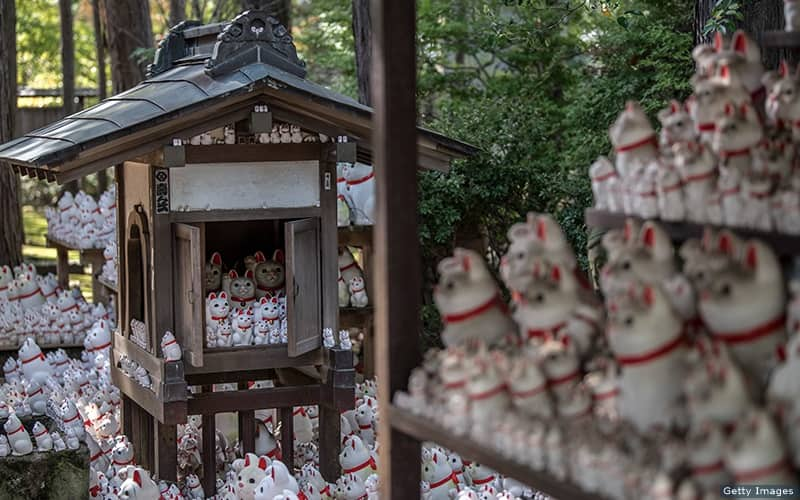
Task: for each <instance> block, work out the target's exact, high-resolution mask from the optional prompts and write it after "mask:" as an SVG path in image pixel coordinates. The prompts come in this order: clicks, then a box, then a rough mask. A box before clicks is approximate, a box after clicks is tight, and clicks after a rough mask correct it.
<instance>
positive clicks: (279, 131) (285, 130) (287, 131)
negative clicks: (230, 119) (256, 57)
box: [180, 106, 329, 146]
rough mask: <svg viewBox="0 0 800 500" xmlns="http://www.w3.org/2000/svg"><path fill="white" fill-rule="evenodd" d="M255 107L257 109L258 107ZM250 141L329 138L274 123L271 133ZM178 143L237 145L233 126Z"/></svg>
mask: <svg viewBox="0 0 800 500" xmlns="http://www.w3.org/2000/svg"><path fill="white" fill-rule="evenodd" d="M256 107H257V108H259V107H260V106H256ZM264 111H265V110H261V109H257V110H256V112H257V113H260V112H264ZM252 139H253V140H254V141H255V142H257V143H258V144H299V143H308V142H327V141H328V139H329V138H328V136H326V135H323V134H317V133H311V132H308V131H306V130H303V129H302V128H300V126H298V125H292V124H290V123H274V124H273V126H272V130H271V131H269V132H264V133H261V134H257V135H256V136H255V137H253V138H252ZM248 140H249V138H248ZM180 143H182V144H191V145H193V146H210V145H213V144H237V143H238V137H237V134H236V128H235V127H234V126H233V125H228V126H225V127H222V128H218V129H214V130H209V131H207V132H204V133H202V134H199V135H195V136H193V137H191V138H190V139H187V140H182V141H180Z"/></svg>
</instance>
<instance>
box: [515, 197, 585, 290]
mask: <svg viewBox="0 0 800 500" xmlns="http://www.w3.org/2000/svg"><path fill="white" fill-rule="evenodd" d="M507 234H508V240H509V245H508V251H507V252H506V254H505V255H503V258H502V259H501V260H500V275H501V276H502V278H503V281H504V282H505V284H506V286H508V287H509V288H510V289H511V291H512V292H516V293H517V294H518V293H522V292H523V291H525V290H526V289H527V287H528V283H529V282H530V281H531V280H532V279H533V277H534V272H535V270H536V266H537V265H539V266H541V265H542V264H541V263H542V261H547V262H552V263H557V264H560V265H561V267H562V269H564V270H570V272H572V271H573V270H574V269H575V262H576V261H575V254H574V253H573V251H572V247H571V246H570V244H569V242H568V240H567V237H566V235H565V234H564V231H563V230H562V229H561V226H559V225H558V222H556V220H555V219H554V218H553V217H552V216H551V215H549V214H538V213H535V212H529V213H528V214H527V216H526V219H525V222H519V223H517V224H514V225H513V226H511V228H510V229H509V230H508V233H507ZM512 295H513V293H512Z"/></svg>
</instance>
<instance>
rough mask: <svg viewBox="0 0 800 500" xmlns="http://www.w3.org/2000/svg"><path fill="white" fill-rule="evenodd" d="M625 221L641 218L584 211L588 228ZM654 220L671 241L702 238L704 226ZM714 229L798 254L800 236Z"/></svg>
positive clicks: (609, 226) (782, 252)
mask: <svg viewBox="0 0 800 500" xmlns="http://www.w3.org/2000/svg"><path fill="white" fill-rule="evenodd" d="M625 219H636V220H639V221H643V220H644V219H642V218H641V217H634V216H629V215H625V214H621V213H616V212H607V211H605V210H596V209H593V208H590V209H587V210H586V225H587V226H589V227H595V228H603V229H620V228H622V227H623V226H624V224H625ZM654 220H656V221H657V222H658V223H659V224H660V225H661V226H662V227H663V228H664V229H665V230H666V231H667V233H668V234H669V235H670V237H671V238H672V240H673V241H685V240H687V239H689V238H701V237H702V236H703V228H705V227H706V225H703V224H694V223H691V222H665V221H662V220H658V219H654ZM710 227H712V228H714V229H729V230H731V231H733V232H734V233H736V235H737V236H740V237H741V238H744V239H750V238H758V239H760V240H762V241H764V242H765V243H767V244H769V245H770V246H771V247H772V249H773V250H774V251H775V253H777V254H778V255H781V256H794V255H798V254H800V236H791V235H788V234H781V233H775V232H764V231H756V230H753V229H746V228H737V227H727V226H710Z"/></svg>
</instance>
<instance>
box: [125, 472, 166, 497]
mask: <svg viewBox="0 0 800 500" xmlns="http://www.w3.org/2000/svg"><path fill="white" fill-rule="evenodd" d="M158 497H159V490H158V485H157V484H156V482H155V481H153V480H152V479H151V478H150V473H149V472H147V471H146V470H145V469H142V468H141V467H132V468H131V469H128V478H127V479H126V480H125V481H124V482H123V483H122V485H121V486H120V487H119V498H120V499H121V500H133V499H136V500H139V499H141V500H149V499H155V498H158Z"/></svg>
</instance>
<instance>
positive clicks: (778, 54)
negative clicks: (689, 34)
mask: <svg viewBox="0 0 800 500" xmlns="http://www.w3.org/2000/svg"><path fill="white" fill-rule="evenodd" d="M716 3H717V2H716V0H696V2H695V9H694V38H695V43H710V42H711V38H712V36H711V35H710V34H709V35H708V36H704V35H703V28H704V27H705V25H706V23H707V22H708V20H709V18H710V17H711V13H712V12H713V11H714V4H716ZM743 4H744V5H743V6H742V7H741V12H742V14H743V15H744V20H742V21H740V22H738V23H737V28H740V29H743V30H745V31H746V32H747V33H748V34H750V36H751V37H753V39H754V40H756V41H757V42H758V43H759V45H760V44H761V37H762V35H763V33H764V32H765V31H772V30H782V29H783V27H784V18H783V0H752V1H749V2H743ZM730 35H731V33H728V36H730ZM761 59H762V60H763V61H764V65H765V66H766V67H767V69H772V68H776V67H777V66H778V63H779V62H780V60H781V59H786V60H787V61H789V62H790V63H791V64H796V62H797V55H796V54H794V51H792V50H783V49H766V48H763V47H762V49H761Z"/></svg>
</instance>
